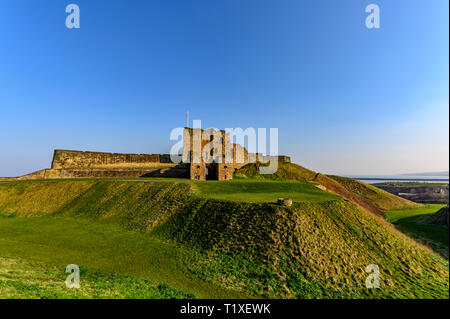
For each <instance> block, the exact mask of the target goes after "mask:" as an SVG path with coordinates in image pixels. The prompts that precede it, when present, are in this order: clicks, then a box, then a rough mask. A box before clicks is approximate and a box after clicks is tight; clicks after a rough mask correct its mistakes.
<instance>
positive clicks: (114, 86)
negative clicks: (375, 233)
mask: <svg viewBox="0 0 450 319" xmlns="http://www.w3.org/2000/svg"><path fill="white" fill-rule="evenodd" d="M70 3H76V4H78V5H79V7H80V10H81V28H80V29H67V28H66V26H65V19H66V16H67V13H65V7H66V5H68V4H70ZM369 3H376V4H378V5H379V7H380V10H381V12H380V15H381V27H380V29H367V28H366V26H365V19H366V16H367V15H368V14H367V13H365V7H366V5H367V4H369ZM448 12H449V8H448V0H433V1H430V0H396V1H392V0H389V1H380V0H371V1H362V0H347V1H345V0H342V1H332V0H314V1H313V0H308V1H300V0H292V1H287V0H214V1H211V0H164V1H163V0H158V1H156V0H148V1H144V0H142V1H138V0H127V1H125V0H122V1H118V0H108V1H102V0H96V1H94V0H82V1H75V0H67V1H65V0H48V1H47V0H34V1H28V0H14V1H11V0H0V122H1V123H0V136H1V139H0V176H16V175H21V174H25V173H28V172H30V171H33V170H38V169H41V168H46V167H49V165H50V162H51V158H52V155H53V149H55V148H61V149H76V150H92V151H107V152H108V151H110V152H126V153H161V152H164V153H167V152H168V151H169V149H170V147H171V145H173V142H170V141H169V133H170V131H171V129H172V128H175V127H178V126H184V124H185V113H186V110H189V111H190V114H191V119H200V120H202V123H203V127H204V128H206V127H217V128H226V127H242V128H247V127H255V128H258V127H267V128H268V127H277V128H278V129H279V139H280V147H279V150H280V153H284V154H288V155H291V156H292V158H293V161H294V162H296V163H299V164H301V165H303V166H306V167H308V168H310V169H313V170H317V171H320V172H324V173H335V174H396V173H411V172H430V171H444V170H448V166H449V146H448V143H449V92H448V85H449V64H448V61H449V42H448V39H449V34H448V29H449V17H448Z"/></svg>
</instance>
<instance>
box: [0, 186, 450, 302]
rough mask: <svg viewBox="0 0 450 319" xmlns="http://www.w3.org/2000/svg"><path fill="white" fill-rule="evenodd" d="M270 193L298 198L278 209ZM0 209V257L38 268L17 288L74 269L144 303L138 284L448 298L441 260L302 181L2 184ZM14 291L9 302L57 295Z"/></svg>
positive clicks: (298, 294)
mask: <svg viewBox="0 0 450 319" xmlns="http://www.w3.org/2000/svg"><path fill="white" fill-rule="evenodd" d="M270 190H272V191H276V194H277V197H278V194H280V195H283V196H280V197H294V196H299V197H296V198H297V199H294V201H295V205H293V206H292V207H288V208H286V207H281V206H277V205H273V204H271V202H272V201H273V199H272V198H268V197H267V196H266V194H270ZM240 193H242V194H243V195H246V196H245V197H244V199H246V200H244V201H240V200H239V194H240ZM303 193H304V194H303ZM221 196H224V197H221ZM270 196H273V194H272V195H270ZM263 199H264V200H263ZM0 211H1V212H2V213H3V214H4V215H5V216H10V215H11V214H15V216H16V217H14V218H0V256H2V258H7V259H9V260H18V264H19V265H21V264H24V265H26V264H28V263H30V264H37V268H36V269H37V270H36V272H35V274H34V275H33V276H31V277H32V278H31V279H30V281H29V282H27V281H26V280H25V279H23V278H22V277H21V275H19V274H18V275H17V276H15V274H14V273H12V274H11V275H12V276H13V278H12V279H14V280H15V281H17V282H19V284H17V285H21V284H20V283H23V284H28V283H32V284H36V285H38V286H39V287H41V286H42V287H44V288H45V283H44V282H42V279H39V278H44V277H42V276H43V273H44V272H45V271H47V270H45V269H49V270H48V271H49V272H50V274H48V275H49V276H51V278H56V279H58V278H59V277H53V276H60V275H59V274H60V272H61V271H63V270H64V268H65V267H66V266H67V265H68V264H77V265H80V266H82V267H84V269H89V271H90V272H91V273H92V274H98V275H95V276H94V277H92V278H91V279H89V278H86V279H87V283H89V280H91V281H92V283H89V286H92V287H94V289H93V290H90V291H85V292H83V293H81V294H80V296H85V297H88V298H90V297H96V296H104V297H107V296H106V295H105V294H106V292H105V291H106V290H107V289H109V288H104V289H105V291H103V290H102V288H101V285H100V282H101V281H102V280H103V279H102V278H104V277H105V276H106V277H108V276H118V277H114V278H112V279H111V280H110V284H111V285H113V286H116V285H117V288H116V289H115V290H117V294H116V295H114V296H117V297H118V298H120V297H124V298H129V297H130V296H143V293H144V291H145V289H142V290H139V291H135V290H136V289H138V288H137V287H141V286H142V285H143V287H149V290H152V291H153V292H152V293H149V296H158V294H159V293H161V292H158V291H159V290H160V288H158V287H166V286H165V285H168V286H169V287H171V289H173V291H172V290H171V292H170V293H168V294H167V297H168V296H175V297H181V296H196V297H198V298H226V297H229V298H240V297H244V298H261V297H263V298H266V297H268V298H448V288H449V287H448V260H446V259H444V258H442V257H440V256H438V255H437V254H434V253H432V252H430V251H429V250H428V249H425V248H424V247H423V246H422V245H419V244H417V243H416V242H414V241H413V240H411V239H410V238H408V237H407V236H405V235H403V234H401V233H399V232H398V231H396V230H395V229H394V228H393V226H392V225H391V224H389V223H388V222H386V221H385V220H383V219H381V218H379V217H376V216H374V215H372V214H370V213H369V212H367V211H364V210H362V209H360V208H359V207H357V206H355V205H354V204H352V203H351V202H349V201H344V200H342V199H341V198H340V197H338V196H336V195H332V194H329V193H327V192H323V191H321V190H319V189H317V188H315V186H314V185H313V184H311V183H308V182H305V181H299V182H283V181H270V180H267V181H264V180H262V179H261V180H259V179H258V180H249V179H242V180H239V181H232V182H222V183H219V182H212V183H209V182H204V183H203V182H191V181H178V180H169V179H168V180H143V181H142V182H141V181H136V180H131V181H124V180H55V181H23V182H10V183H1V184H0ZM372 263H375V264H377V265H379V267H380V269H381V275H382V277H381V288H380V289H376V290H368V289H367V288H365V284H364V283H365V278H366V277H367V273H366V272H365V267H366V266H367V265H369V264H372ZM20 267H22V266H18V268H20ZM23 267H25V268H26V266H23ZM52 269H54V270H55V271H54V270H52ZM12 271H15V270H12ZM121 276H126V278H131V279H130V282H131V283H132V282H137V283H136V284H135V285H134V286H133V284H131V286H130V282H128V281H127V280H125V279H124V278H123V277H121ZM108 278H109V277H108ZM56 279H54V280H56ZM97 279H98V280H97ZM52 280H53V279H52ZM147 281H148V282H147ZM144 282H145V283H144ZM141 283H142V284H141ZM95 287H98V289H97V288H95ZM108 287H109V286H108ZM13 288H14V287H12V288H11V287H9V286H8V288H5V289H8V291H10V294H9V295H8V296H31V297H45V296H47V295H48V294H47V293H50V292H51V291H52V289H53V290H55V297H60V296H61V294H65V292H64V290H63V291H62V292H61V291H60V290H58V289H59V288H58V289H57V288H51V289H50V291H47V292H45V291H44V292H42V293H41V292H40V293H36V294H34V295H26V294H24V293H22V292H20V291H17V290H16V291H14V290H13ZM44 288H42V289H44ZM86 288H87V287H86ZM150 288H151V289H150ZM14 289H15V288H14ZM139 289H140V288H139ZM155 289H156V290H155ZM71 297H76V296H71Z"/></svg>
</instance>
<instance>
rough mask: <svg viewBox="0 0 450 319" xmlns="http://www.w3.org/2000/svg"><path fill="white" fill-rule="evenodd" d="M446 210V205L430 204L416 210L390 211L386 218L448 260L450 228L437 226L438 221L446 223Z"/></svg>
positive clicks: (387, 212)
mask: <svg viewBox="0 0 450 319" xmlns="http://www.w3.org/2000/svg"><path fill="white" fill-rule="evenodd" d="M446 209H448V208H447V206H445V205H441V204H428V205H423V206H421V207H419V208H415V209H400V210H389V211H386V217H387V218H388V220H389V221H390V222H391V223H393V224H395V225H396V226H397V227H398V228H399V229H400V230H402V231H404V232H405V233H407V234H409V235H411V236H412V237H414V238H416V239H417V240H419V241H421V242H423V243H425V244H427V245H429V246H431V247H432V248H433V249H434V250H435V251H437V252H439V253H440V254H442V255H443V256H445V257H447V258H448V243H449V233H448V228H447V227H444V226H442V225H439V224H436V219H438V221H439V222H440V223H442V222H446V219H447V216H446V215H445V213H446V211H445V210H446Z"/></svg>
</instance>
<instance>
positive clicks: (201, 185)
mask: <svg viewBox="0 0 450 319" xmlns="http://www.w3.org/2000/svg"><path fill="white" fill-rule="evenodd" d="M195 186H196V188H197V190H198V192H197V193H196V195H197V196H199V197H202V198H214V199H219V200H232V201H241V202H250V203H276V202H277V199H278V198H285V197H286V198H287V197H288V198H292V199H293V201H294V202H321V201H328V200H337V199H339V198H340V197H339V196H337V195H334V194H331V193H328V192H324V191H322V190H320V189H319V188H317V187H316V186H315V185H314V184H312V183H308V182H292V181H270V180H269V181H267V180H245V179H237V180H232V181H225V182H223V181H207V182H197V183H195Z"/></svg>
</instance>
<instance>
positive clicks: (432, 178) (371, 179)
mask: <svg viewBox="0 0 450 319" xmlns="http://www.w3.org/2000/svg"><path fill="white" fill-rule="evenodd" d="M347 177H351V178H353V179H356V180H358V181H361V182H364V183H368V184H373V183H386V182H404V183H414V182H420V183H447V184H448V182H449V176H448V175H446V176H445V175H443V176H439V175H406V174H404V175H394V176H380V175H378V176H374V175H366V176H364V175H353V176H347Z"/></svg>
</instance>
